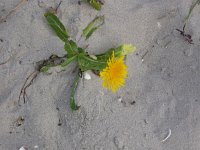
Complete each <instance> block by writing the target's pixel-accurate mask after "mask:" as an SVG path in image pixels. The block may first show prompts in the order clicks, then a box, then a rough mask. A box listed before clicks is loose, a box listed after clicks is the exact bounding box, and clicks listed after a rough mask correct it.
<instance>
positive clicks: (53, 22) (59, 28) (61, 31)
mask: <svg viewBox="0 0 200 150" xmlns="http://www.w3.org/2000/svg"><path fill="white" fill-rule="evenodd" d="M44 16H45V17H46V19H47V21H48V23H49V25H50V26H51V28H52V29H53V30H54V32H55V33H56V35H57V36H58V37H59V38H60V39H61V40H62V41H64V42H66V41H67V40H68V38H69V35H68V33H67V31H66V29H65V27H64V25H63V24H62V22H61V21H60V20H59V18H58V17H57V16H56V15H54V14H53V13H51V12H47V13H45V14H44Z"/></svg>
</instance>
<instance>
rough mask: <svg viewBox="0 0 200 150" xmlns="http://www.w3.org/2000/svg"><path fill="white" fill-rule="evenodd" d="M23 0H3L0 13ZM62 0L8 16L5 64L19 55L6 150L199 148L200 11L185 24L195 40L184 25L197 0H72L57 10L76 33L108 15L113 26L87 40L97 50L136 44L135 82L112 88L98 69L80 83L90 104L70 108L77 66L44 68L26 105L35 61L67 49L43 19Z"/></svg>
mask: <svg viewBox="0 0 200 150" xmlns="http://www.w3.org/2000/svg"><path fill="white" fill-rule="evenodd" d="M19 1H20V0H0V16H6V14H8V13H9V11H10V10H12V9H13V7H14V6H15V5H16V4H17V3H19ZM58 3H59V0H29V1H28V2H26V3H24V5H22V6H21V7H20V8H19V9H18V10H17V11H16V13H15V14H12V15H11V16H9V17H8V18H7V19H6V22H2V23H0V63H3V62H5V61H7V60H8V59H9V58H10V59H9V60H8V61H7V62H6V63H5V64H1V65H0V83H1V84H0V150H18V149H19V148H20V147H22V146H26V147H27V148H28V150H34V149H40V150H198V149H200V144H199V141H200V19H199V14H200V8H196V9H195V10H194V12H193V14H192V16H191V18H190V20H189V22H188V26H187V27H186V32H187V33H189V34H191V35H192V37H193V40H194V44H188V42H187V41H185V40H184V39H183V37H182V36H180V34H179V33H178V32H176V31H175V29H176V28H180V29H181V28H182V26H183V20H184V17H185V16H186V15H187V13H188V10H189V7H190V5H191V3H192V0H106V4H105V6H104V7H103V9H102V11H101V12H97V11H95V10H93V9H92V8H91V7H89V6H87V5H85V4H82V5H78V0H65V1H63V3H62V4H61V6H60V8H59V13H58V14H59V17H60V18H61V20H62V22H63V23H64V24H65V25H66V26H67V28H68V30H69V31H70V34H71V35H72V37H73V38H74V39H76V40H77V39H78V38H79V37H80V34H81V31H82V29H83V28H84V27H85V26H86V25H87V24H88V22H90V21H91V20H92V19H93V18H94V17H95V16H96V15H101V14H104V15H105V17H106V23H105V24H104V26H102V27H101V29H99V30H98V31H97V32H96V33H95V34H94V35H93V36H92V37H91V38H90V39H89V40H88V41H87V42H84V41H82V42H80V45H82V46H86V45H87V44H89V47H88V51H89V52H90V53H92V54H97V53H100V52H103V51H105V50H107V49H108V48H111V47H115V46H118V45H120V44H122V43H132V44H135V45H136V46H137V53H135V54H133V55H130V56H129V57H128V59H127V61H126V62H127V65H128V67H129V78H128V79H127V84H126V86H125V87H124V88H122V89H121V90H120V91H119V92H118V93H117V94H112V93H111V92H109V91H107V90H105V89H103V88H102V87H101V80H100V79H99V78H98V77H97V76H95V75H93V74H92V73H90V74H91V76H92V80H86V81H84V84H83V81H81V83H80V86H79V88H78V92H77V95H76V97H77V101H78V104H79V105H81V109H80V110H79V111H77V112H71V110H70V108H69V94H70V89H71V85H72V81H73V78H74V75H75V74H74V73H73V70H74V66H73V65H72V66H70V67H69V68H68V70H67V71H65V72H61V73H57V72H56V71H55V70H53V72H52V74H51V75H45V74H42V73H40V74H39V75H38V76H37V78H36V79H35V80H34V82H33V84H32V85H31V86H30V87H29V88H28V89H27V97H28V98H27V102H26V103H25V104H23V100H22V99H21V101H20V104H21V106H18V105H17V101H18V96H19V93H20V89H21V88H22V85H23V83H24V82H25V80H26V78H27V77H28V75H29V74H30V73H31V72H33V71H34V67H35V63H36V62H38V61H40V60H44V59H46V58H48V57H49V56H50V55H51V54H57V55H60V56H61V55H63V54H65V52H64V50H63V43H62V42H61V41H60V40H59V39H58V38H57V37H56V36H55V34H54V33H53V32H52V31H51V29H50V28H49V27H48V25H47V23H46V20H45V18H44V16H43V14H44V12H45V11H46V9H47V8H48V7H51V6H52V7H55V6H56V4H58ZM142 59H143V61H142ZM120 100H121V101H120ZM19 117H23V119H24V121H23V120H21V122H19V119H18V118H19ZM17 120H18V123H17V122H16V121H17ZM17 124H18V125H17ZM170 131H171V135H170V137H169V138H168V139H166V140H165V138H166V137H167V135H168V134H169V132H170ZM163 140H164V141H163Z"/></svg>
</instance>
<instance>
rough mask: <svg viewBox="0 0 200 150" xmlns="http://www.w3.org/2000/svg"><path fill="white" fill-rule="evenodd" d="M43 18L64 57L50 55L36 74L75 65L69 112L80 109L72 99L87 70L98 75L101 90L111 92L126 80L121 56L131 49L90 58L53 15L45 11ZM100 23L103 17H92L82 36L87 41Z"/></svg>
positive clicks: (115, 49)
mask: <svg viewBox="0 0 200 150" xmlns="http://www.w3.org/2000/svg"><path fill="white" fill-rule="evenodd" d="M44 16H45V17H46V19H47V22H48V24H49V25H50V27H51V28H52V29H53V31H54V32H55V33H56V35H57V36H58V37H59V38H60V39H61V40H62V41H63V42H64V43H65V45H64V49H65V51H66V52H67V54H66V55H64V56H63V57H58V56H56V55H52V56H51V57H50V58H49V60H46V61H43V63H42V65H41V66H40V68H39V71H40V72H47V71H48V70H49V68H51V67H55V66H60V67H61V68H63V69H65V68H66V66H68V65H69V64H70V63H72V62H76V63H77V67H78V68H79V73H78V74H77V75H76V77H75V80H74V83H73V87H72V91H71V95H70V107H71V109H72V110H78V109H79V107H80V106H78V105H77V104H76V103H75V98H74V97H75V92H76V89H77V87H78V83H79V79H80V78H81V76H80V73H83V72H85V71H87V70H91V71H93V72H95V73H98V74H99V76H100V78H101V79H102V82H103V83H102V85H103V87H105V88H107V89H108V90H111V91H112V92H114V93H115V92H116V91H117V90H118V89H119V88H120V87H123V86H124V85H125V81H126V78H127V77H128V71H127V66H126V64H125V57H126V56H127V55H128V54H130V53H132V52H134V51H135V50H136V47H135V46H132V45H131V44H124V45H121V46H119V47H117V48H111V49H109V50H107V51H106V52H105V53H102V54H98V55H90V54H89V53H88V52H87V50H86V49H85V48H81V47H79V46H78V44H77V43H76V42H75V41H73V40H72V38H70V35H69V33H68V32H67V30H66V28H65V26H64V25H63V24H62V22H61V21H60V20H59V18H58V17H57V16H56V15H55V14H53V13H51V12H47V13H45V15H44ZM103 23H104V16H99V17H96V18H95V19H94V20H93V21H92V22H90V23H89V24H88V26H87V27H86V28H85V29H84V30H83V33H82V36H83V37H85V39H88V38H89V37H90V36H91V35H92V34H93V33H94V32H95V31H96V30H97V29H98V28H99V27H100V26H101V25H102V24H103ZM57 59H59V60H60V61H59V63H55V60H57Z"/></svg>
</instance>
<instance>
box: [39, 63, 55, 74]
mask: <svg viewBox="0 0 200 150" xmlns="http://www.w3.org/2000/svg"><path fill="white" fill-rule="evenodd" d="M51 67H53V65H47V66H43V67H42V68H41V69H40V72H44V73H46V72H47V71H48V70H49V69H50V68H51Z"/></svg>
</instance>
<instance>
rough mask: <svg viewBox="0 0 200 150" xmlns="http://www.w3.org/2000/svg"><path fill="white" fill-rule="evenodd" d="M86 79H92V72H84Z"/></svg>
mask: <svg viewBox="0 0 200 150" xmlns="http://www.w3.org/2000/svg"><path fill="white" fill-rule="evenodd" d="M84 79H86V80H90V79H91V76H90V74H89V73H87V72H85V73H84Z"/></svg>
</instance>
